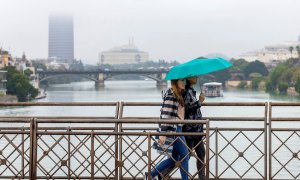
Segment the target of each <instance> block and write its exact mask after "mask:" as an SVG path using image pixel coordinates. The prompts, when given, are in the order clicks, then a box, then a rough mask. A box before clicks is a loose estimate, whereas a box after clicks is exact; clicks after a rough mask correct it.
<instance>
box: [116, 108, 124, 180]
mask: <svg viewBox="0 0 300 180" xmlns="http://www.w3.org/2000/svg"><path fill="white" fill-rule="evenodd" d="M123 110H124V102H120V111H119V119H122V118H123ZM122 128H123V127H122V123H119V124H118V132H123V130H122ZM118 138H119V139H118V140H119V149H118V153H119V156H118V158H117V160H119V161H122V151H123V145H122V143H123V137H122V135H119V137H118ZM119 164H120V163H119V162H117V165H119ZM122 168H123V167H122V166H120V169H119V179H122Z"/></svg>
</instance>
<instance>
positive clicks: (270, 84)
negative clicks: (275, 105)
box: [266, 64, 287, 92]
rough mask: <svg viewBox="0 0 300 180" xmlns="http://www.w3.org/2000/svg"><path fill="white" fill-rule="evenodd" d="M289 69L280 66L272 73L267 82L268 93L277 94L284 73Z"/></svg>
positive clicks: (282, 65)
mask: <svg viewBox="0 0 300 180" xmlns="http://www.w3.org/2000/svg"><path fill="white" fill-rule="evenodd" d="M286 69H287V67H286V65H284V64H279V65H277V66H276V67H275V69H274V70H273V71H272V72H271V74H270V76H269V80H268V81H267V82H266V90H267V91H268V92H275V91H276V90H277V88H278V84H279V80H280V77H281V75H282V74H283V72H285V71H286Z"/></svg>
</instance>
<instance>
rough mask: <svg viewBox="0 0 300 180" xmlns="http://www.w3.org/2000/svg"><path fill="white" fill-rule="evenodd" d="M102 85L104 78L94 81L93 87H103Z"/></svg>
mask: <svg viewBox="0 0 300 180" xmlns="http://www.w3.org/2000/svg"><path fill="white" fill-rule="evenodd" d="M103 87H104V80H98V81H95V88H96V89H99V88H103Z"/></svg>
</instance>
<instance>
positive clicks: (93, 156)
mask: <svg viewBox="0 0 300 180" xmlns="http://www.w3.org/2000/svg"><path fill="white" fill-rule="evenodd" d="M94 145H95V144H94V131H92V133H91V180H94V178H95V177H94V176H95V169H94V168H95V147H94Z"/></svg>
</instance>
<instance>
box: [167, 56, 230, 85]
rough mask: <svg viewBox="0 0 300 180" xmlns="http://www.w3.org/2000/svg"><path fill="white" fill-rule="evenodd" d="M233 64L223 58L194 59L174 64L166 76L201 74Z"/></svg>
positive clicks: (183, 76)
mask: <svg viewBox="0 0 300 180" xmlns="http://www.w3.org/2000/svg"><path fill="white" fill-rule="evenodd" d="M230 66H232V64H231V63H230V62H229V61H227V60H225V59H223V58H206V59H193V60H190V61H188V62H186V63H183V64H179V65H177V66H174V67H173V68H172V69H171V70H170V71H169V72H168V74H167V76H166V77H165V80H173V79H183V78H188V77H192V76H199V75H202V74H208V73H211V72H215V71H219V70H222V69H226V68H228V67H230Z"/></svg>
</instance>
